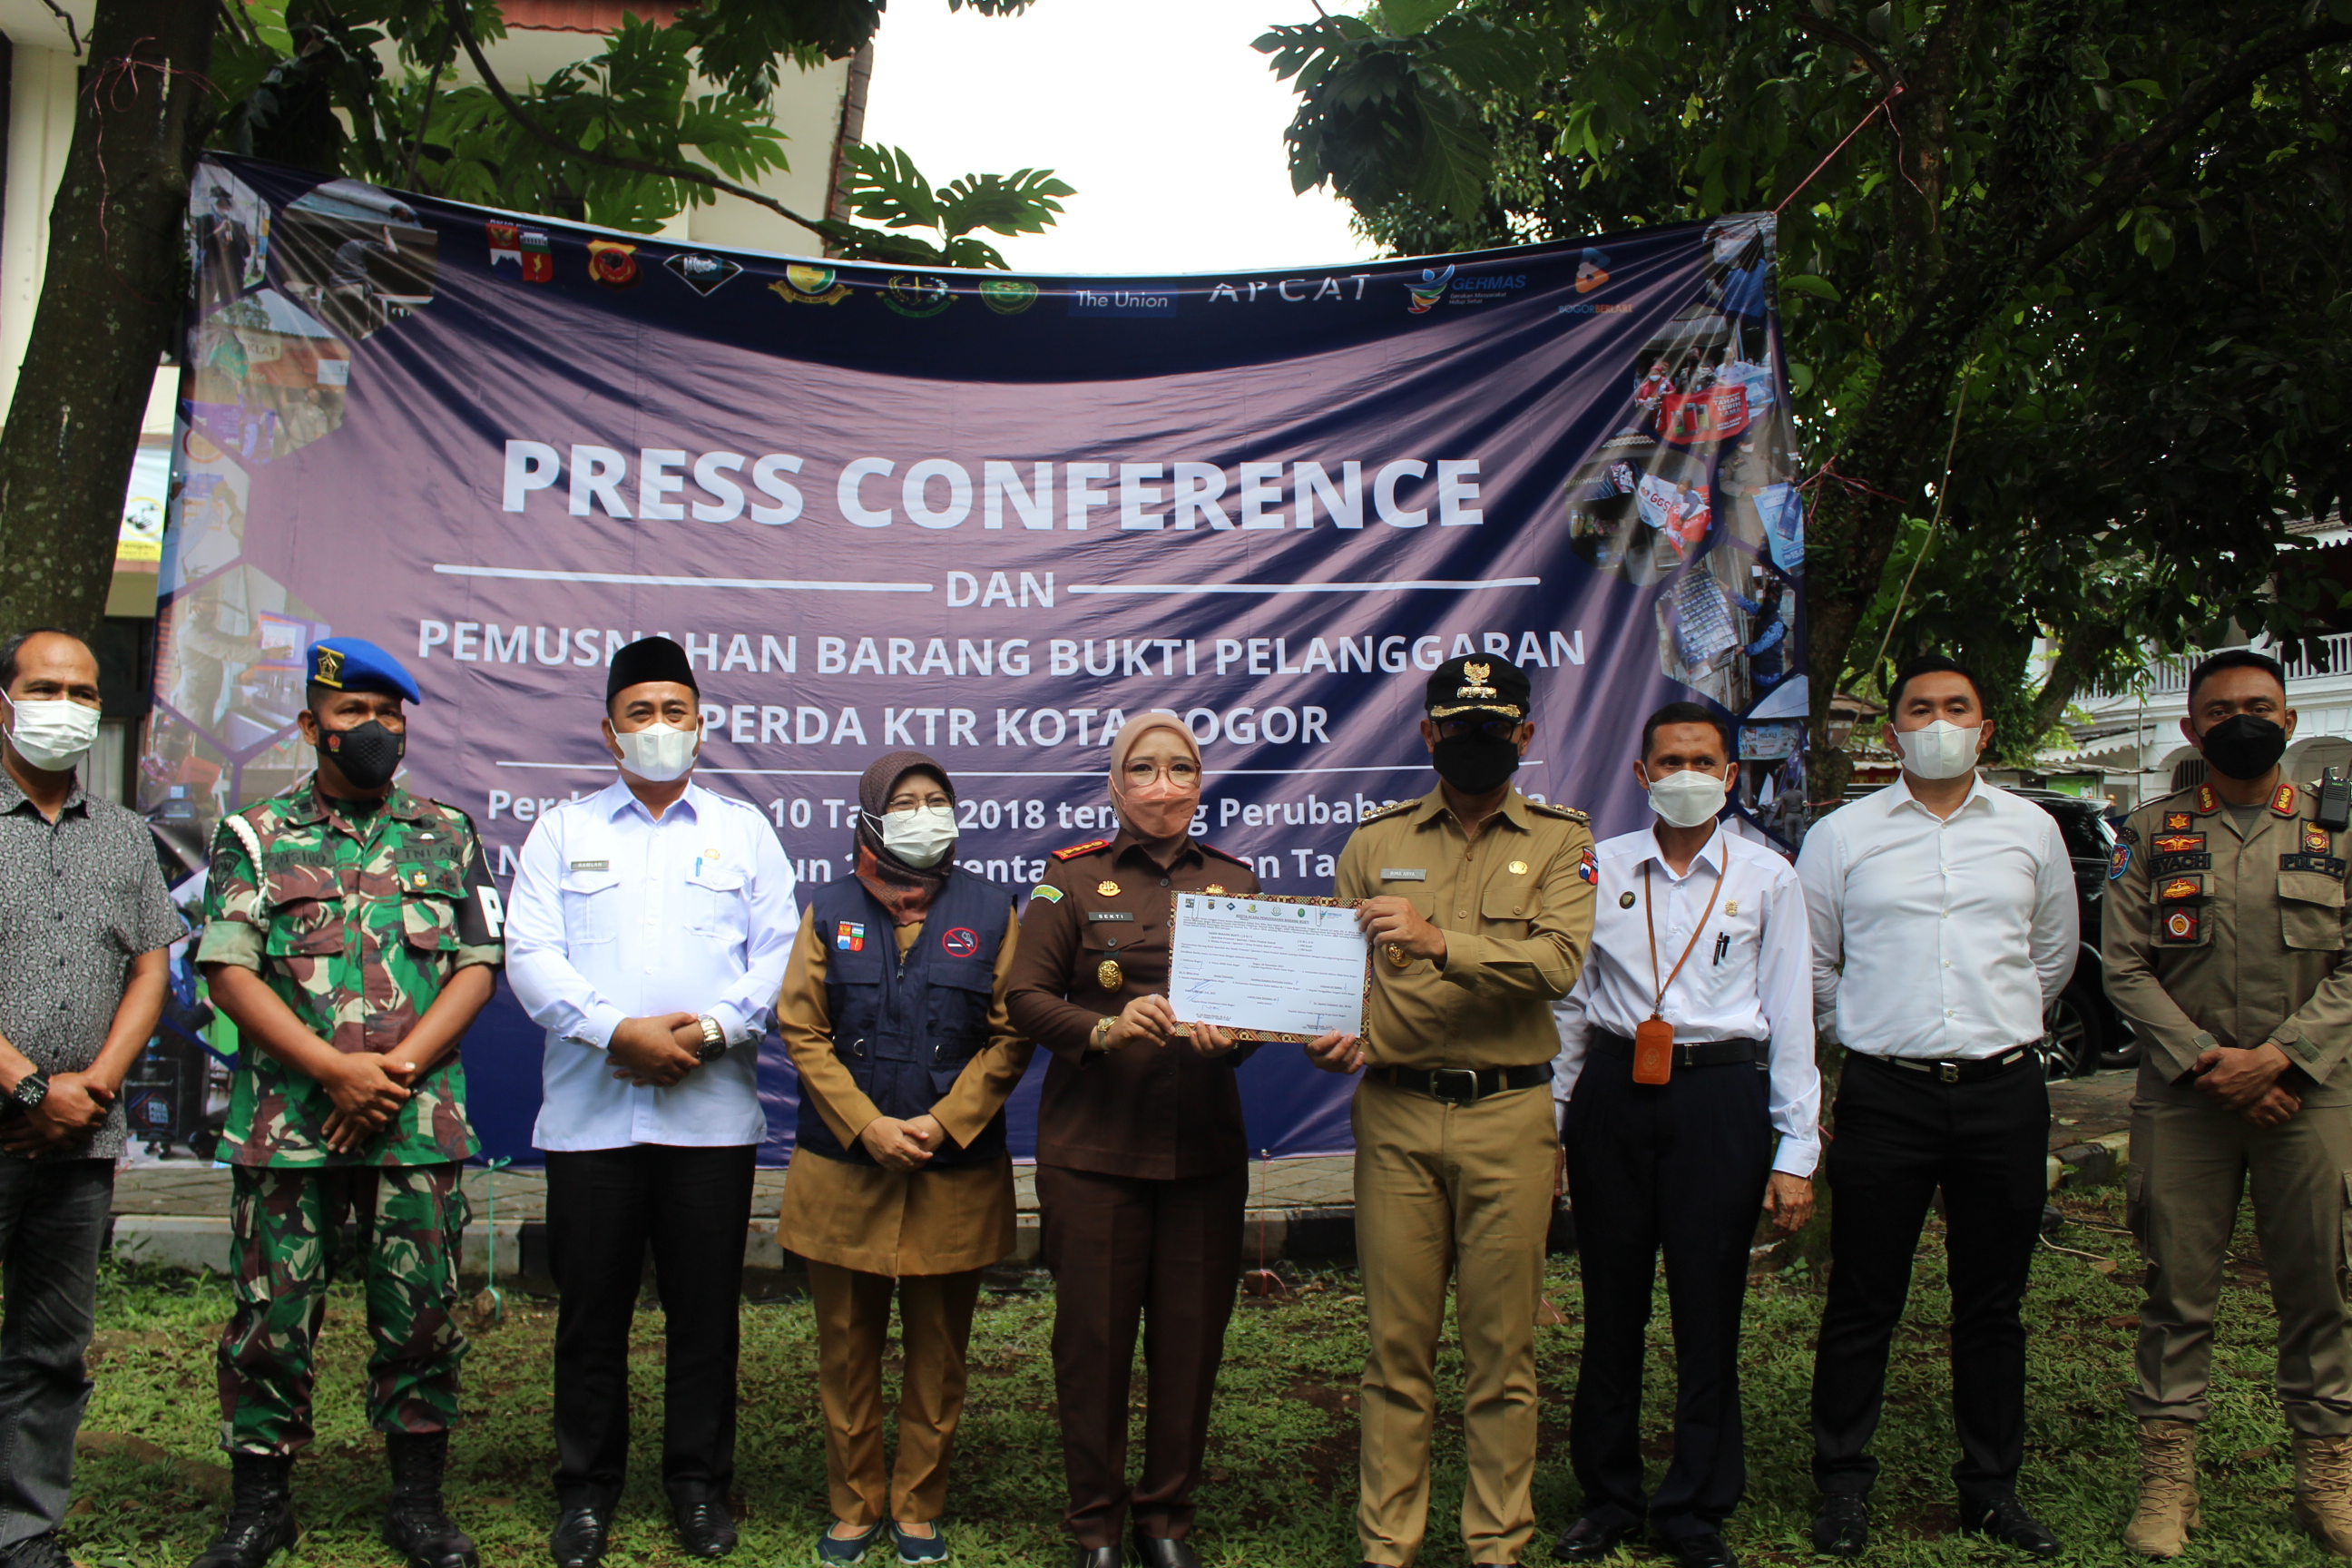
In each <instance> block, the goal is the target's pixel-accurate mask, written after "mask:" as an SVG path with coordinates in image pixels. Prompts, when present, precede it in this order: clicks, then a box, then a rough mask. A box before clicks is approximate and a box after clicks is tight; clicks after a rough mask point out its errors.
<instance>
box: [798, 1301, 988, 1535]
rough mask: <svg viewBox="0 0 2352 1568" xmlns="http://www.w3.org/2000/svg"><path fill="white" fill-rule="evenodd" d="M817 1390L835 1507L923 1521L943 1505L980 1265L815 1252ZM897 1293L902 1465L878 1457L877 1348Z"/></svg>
mask: <svg viewBox="0 0 2352 1568" xmlns="http://www.w3.org/2000/svg"><path fill="white" fill-rule="evenodd" d="M808 1272H809V1296H810V1298H811V1300H813V1301H814V1303H815V1306H816V1343H817V1392H818V1394H819V1396H820V1397H821V1399H822V1400H823V1402H824V1479H825V1483H826V1487H827V1489H828V1490H829V1491H830V1493H831V1498H832V1505H833V1516H834V1517H835V1519H838V1520H841V1521H844V1522H845V1523H849V1524H857V1525H868V1524H879V1523H881V1522H882V1521H884V1520H886V1519H895V1520H898V1521H902V1522H904V1523H907V1524H920V1523H924V1522H926V1521H930V1520H935V1519H937V1518H939V1517H940V1515H941V1514H943V1513H945V1512H946V1511H947V1501H948V1458H949V1456H950V1454H951V1453H952V1452H953V1451H954V1449H955V1431H956V1423H957V1422H958V1421H960V1420H961V1419H962V1416H963V1391H964V1360H963V1352H964V1346H965V1345H966V1344H967V1343H968V1342H970V1341H971V1310H972V1305H973V1303H974V1302H976V1301H978V1300H980V1270H979V1269H977V1268H973V1269H968V1270H966V1271H965V1272H963V1273H961V1274H910V1275H908V1276H906V1277H905V1278H903V1279H892V1278H890V1277H889V1276H888V1275H887V1274H864V1273H860V1272H858V1271H857V1270H856V1269H854V1268H840V1267H838V1266H836V1265H835V1264H831V1263H819V1262H816V1261H815V1260H814V1259H811V1260H810V1261H809V1265H808ZM894 1290H895V1291H896V1292H897V1294H898V1337H899V1340H900V1342H901V1343H902V1345H903V1346H904V1348H905V1351H906V1363H907V1364H906V1371H905V1373H904V1374H903V1375H902V1377H901V1379H900V1389H899V1394H898V1469H897V1473H896V1474H895V1475H894V1474H893V1473H892V1472H891V1471H890V1469H889V1468H887V1466H886V1465H885V1464H884V1463H883V1458H882V1355H883V1352H884V1351H885V1350H886V1349H887V1345H888V1342H889V1338H890V1297H891V1294H892V1292H893V1291H894Z"/></svg>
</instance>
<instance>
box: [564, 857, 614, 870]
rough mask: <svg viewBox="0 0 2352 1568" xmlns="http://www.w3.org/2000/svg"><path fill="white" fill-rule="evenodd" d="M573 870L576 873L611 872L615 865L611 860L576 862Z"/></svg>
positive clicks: (573, 863) (573, 864)
mask: <svg viewBox="0 0 2352 1568" xmlns="http://www.w3.org/2000/svg"><path fill="white" fill-rule="evenodd" d="M612 868H613V863H612V862H611V861H610V860H574V861H573V862H572V869H573V870H575V871H609V870H611V869H612Z"/></svg>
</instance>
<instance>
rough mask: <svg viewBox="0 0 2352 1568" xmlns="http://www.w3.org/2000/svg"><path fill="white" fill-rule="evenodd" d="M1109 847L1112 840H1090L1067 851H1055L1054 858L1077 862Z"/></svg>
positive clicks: (1074, 845)
mask: <svg viewBox="0 0 2352 1568" xmlns="http://www.w3.org/2000/svg"><path fill="white" fill-rule="evenodd" d="M1109 847H1110V840H1109V839H1108V838H1089V839H1087V841H1086V842H1085V843H1084V844H1073V845H1071V846H1070V847H1068V848H1067V849H1056V850H1055V851H1054V858H1055V859H1056V860H1075V859H1076V858H1078V857H1079V856H1081V855H1091V854H1093V853H1094V852H1095V851H1096V850H1097V849H1108V848H1109Z"/></svg>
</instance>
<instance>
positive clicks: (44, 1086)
mask: <svg viewBox="0 0 2352 1568" xmlns="http://www.w3.org/2000/svg"><path fill="white" fill-rule="evenodd" d="M48 1097H49V1080H48V1079H47V1078H46V1077H44V1076H43V1075H42V1073H41V1070H40V1069H39V1068H34V1069H33V1070H32V1071H31V1072H28V1073H26V1075H25V1076H24V1077H23V1078H20V1079H17V1080H16V1088H14V1089H10V1090H9V1091H8V1100H9V1101H10V1103H12V1104H13V1105H15V1106H16V1109H17V1110H20V1111H23V1110H32V1109H34V1108H35V1107H36V1106H37V1105H39V1104H40V1103H41V1101H43V1100H47V1099H48Z"/></svg>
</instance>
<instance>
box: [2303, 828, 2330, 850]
mask: <svg viewBox="0 0 2352 1568" xmlns="http://www.w3.org/2000/svg"><path fill="white" fill-rule="evenodd" d="M2303 847H2305V849H2308V850H2310V851H2311V852H2312V853H2313V854H2314V855H2325V854H2326V853H2327V852H2328V850H2330V849H2332V848H2334V847H2335V846H2334V845H2332V844H2330V843H2329V842H2328V835H2327V829H2326V828H2325V827H2322V826H2319V824H2317V823H2315V822H2306V823H2305V824H2304V825H2303Z"/></svg>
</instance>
